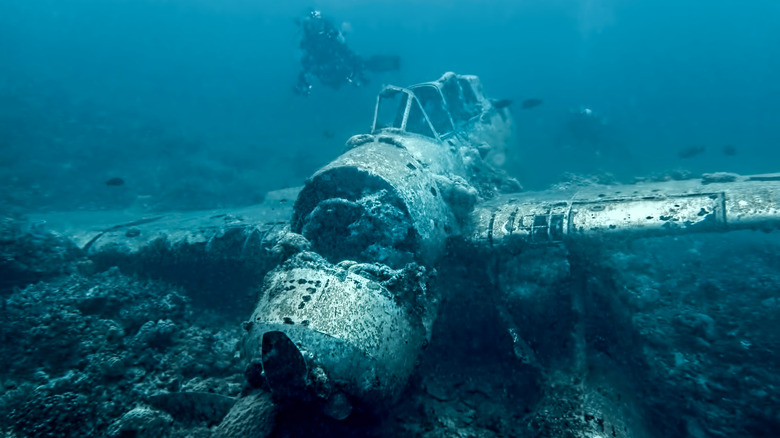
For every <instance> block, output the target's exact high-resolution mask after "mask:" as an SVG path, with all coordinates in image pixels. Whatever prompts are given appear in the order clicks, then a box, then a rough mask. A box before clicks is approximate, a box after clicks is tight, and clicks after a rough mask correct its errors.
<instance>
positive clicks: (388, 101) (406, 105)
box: [373, 87, 436, 138]
mask: <svg viewBox="0 0 780 438" xmlns="http://www.w3.org/2000/svg"><path fill="white" fill-rule="evenodd" d="M384 128H398V129H403V130H406V131H408V132H413V133H415V134H421V135H425V136H428V137H434V138H436V134H435V133H434V131H433V129H432V128H431V125H430V123H429V122H428V120H427V118H426V117H425V114H424V113H423V110H422V108H421V107H420V103H419V102H418V100H417V98H416V97H415V96H414V95H413V94H411V93H410V92H409V91H408V90H406V89H403V88H397V87H387V88H385V89H384V90H382V92H381V93H380V94H379V98H378V99H377V104H376V112H375V114H374V129H373V130H374V131H378V130H380V129H384Z"/></svg>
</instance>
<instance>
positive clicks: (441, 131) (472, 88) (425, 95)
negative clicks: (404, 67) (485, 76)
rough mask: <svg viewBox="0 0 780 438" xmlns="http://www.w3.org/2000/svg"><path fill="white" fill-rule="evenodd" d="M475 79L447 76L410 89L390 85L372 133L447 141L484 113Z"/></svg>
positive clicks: (378, 104) (378, 105)
mask: <svg viewBox="0 0 780 438" xmlns="http://www.w3.org/2000/svg"><path fill="white" fill-rule="evenodd" d="M475 80H476V81H478V79H476V77H472V76H465V75H456V74H454V73H446V74H444V76H442V77H441V78H440V79H438V80H436V81H433V82H424V83H421V84H417V85H412V86H410V87H408V88H404V87H398V86H395V85H387V86H385V87H384V88H383V89H382V91H381V92H380V93H379V96H378V97H377V101H376V107H375V110H374V123H373V125H372V129H371V131H372V132H373V133H375V132H378V131H380V130H383V129H395V130H399V131H403V132H410V133H414V134H418V135H423V136H427V137H431V138H435V139H436V140H442V139H446V138H447V137H449V136H451V135H454V134H455V132H456V131H458V130H460V129H462V128H463V127H464V126H465V125H466V124H468V123H469V122H470V121H472V120H473V119H474V118H476V117H478V116H479V115H480V114H482V112H483V111H484V110H485V108H486V107H485V105H484V104H483V100H485V99H484V97H482V93H481V89H480V87H479V84H478V82H476V83H475V82H474V81H475Z"/></svg>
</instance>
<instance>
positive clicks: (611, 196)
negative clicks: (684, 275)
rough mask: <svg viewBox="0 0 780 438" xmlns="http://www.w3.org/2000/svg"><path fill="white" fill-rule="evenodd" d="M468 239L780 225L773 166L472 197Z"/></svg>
mask: <svg viewBox="0 0 780 438" xmlns="http://www.w3.org/2000/svg"><path fill="white" fill-rule="evenodd" d="M471 227H472V228H471V229H470V231H469V232H468V234H467V236H466V237H467V239H468V240H469V241H471V242H472V243H473V244H475V245H488V246H503V245H513V244H520V245H522V244H532V243H545V242H563V241H567V240H569V241H571V240H576V239H578V238H590V237H605V236H610V235H662V234H672V233H680V232H706V231H727V230H734V229H744V228H757V229H772V228H778V227H780V174H769V175H752V176H739V175H725V176H723V177H721V178H709V179H708V178H707V177H706V176H705V178H703V179H694V180H686V181H667V182H657V183H642V184H635V185H615V186H590V187H584V188H579V189H578V190H577V191H571V192H553V191H548V192H537V193H524V194H518V195H512V196H502V197H500V198H498V199H494V200H491V201H490V202H488V203H484V204H481V205H478V206H477V208H476V209H475V210H474V211H473V213H472V215H471Z"/></svg>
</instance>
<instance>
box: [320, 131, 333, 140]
mask: <svg viewBox="0 0 780 438" xmlns="http://www.w3.org/2000/svg"><path fill="white" fill-rule="evenodd" d="M322 136H323V137H325V138H327V139H331V138H333V137H335V136H336V134H335V133H334V132H333V131H331V130H330V129H324V130H323V131H322Z"/></svg>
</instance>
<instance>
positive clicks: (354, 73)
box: [295, 10, 367, 94]
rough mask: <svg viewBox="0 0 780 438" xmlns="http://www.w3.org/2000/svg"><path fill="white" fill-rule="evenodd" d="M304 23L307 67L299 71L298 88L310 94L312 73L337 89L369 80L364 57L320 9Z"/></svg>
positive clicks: (302, 27) (304, 59)
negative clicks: (351, 48) (345, 39)
mask: <svg viewBox="0 0 780 438" xmlns="http://www.w3.org/2000/svg"><path fill="white" fill-rule="evenodd" d="M300 26H301V29H302V30H303V39H302V40H301V49H303V52H304V53H303V58H302V59H301V66H302V67H303V71H301V73H300V74H299V75H298V83H297V85H296V86H295V91H296V92H298V93H300V94H309V93H310V92H311V78H312V77H316V78H317V79H319V80H320V82H322V83H323V84H324V85H327V86H329V87H331V88H334V89H338V88H340V87H341V86H342V85H343V84H352V85H354V86H356V87H359V86H361V85H363V84H364V83H365V82H366V79H367V78H366V75H365V65H364V62H363V59H362V58H361V57H360V56H358V55H357V54H356V53H355V52H353V51H352V50H350V48H349V47H347V44H346V42H345V41H344V36H343V35H342V34H341V32H340V31H339V30H338V29H337V28H336V26H334V25H333V23H332V22H330V21H329V20H327V19H325V18H323V17H322V14H321V13H320V11H316V10H312V11H310V12H309V14H308V15H307V16H306V18H304V19H303V20H301V22H300Z"/></svg>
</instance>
